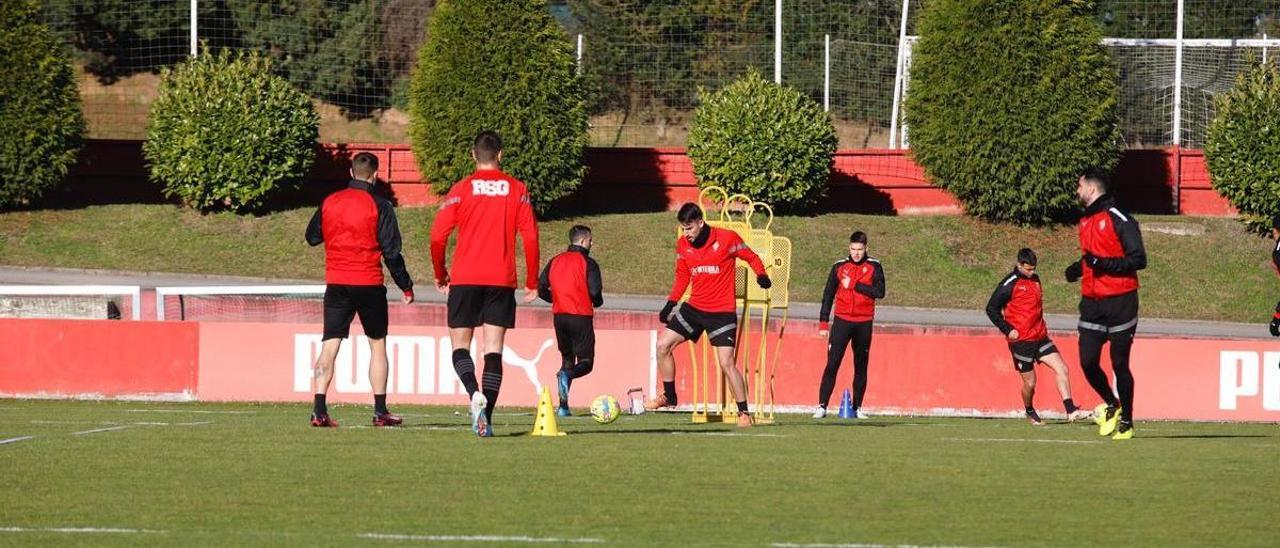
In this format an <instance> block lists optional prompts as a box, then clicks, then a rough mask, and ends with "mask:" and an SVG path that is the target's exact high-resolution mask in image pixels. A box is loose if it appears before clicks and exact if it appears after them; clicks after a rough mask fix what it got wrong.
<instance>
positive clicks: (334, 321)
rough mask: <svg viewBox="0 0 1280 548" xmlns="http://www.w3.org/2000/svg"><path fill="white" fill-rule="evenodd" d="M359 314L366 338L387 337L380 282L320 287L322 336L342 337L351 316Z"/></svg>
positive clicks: (383, 291)
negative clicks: (322, 305) (322, 291)
mask: <svg viewBox="0 0 1280 548" xmlns="http://www.w3.org/2000/svg"><path fill="white" fill-rule="evenodd" d="M356 314H359V315H360V327H361V328H363V329H364V335H365V336H366V337H369V338H370V339H385V338H386V337H387V288H386V287H384V286H381V285H337V284H329V285H327V286H325V288H324V337H323V338H324V339H345V338H347V336H349V335H350V334H351V319H352V318H354V317H355V315H356Z"/></svg>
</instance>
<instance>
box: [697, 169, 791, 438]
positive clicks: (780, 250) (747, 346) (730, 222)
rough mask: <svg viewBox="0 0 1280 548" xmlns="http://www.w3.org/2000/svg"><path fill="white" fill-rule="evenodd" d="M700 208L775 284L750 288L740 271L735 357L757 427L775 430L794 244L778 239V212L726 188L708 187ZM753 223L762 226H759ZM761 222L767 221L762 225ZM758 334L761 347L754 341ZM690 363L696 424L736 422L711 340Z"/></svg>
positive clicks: (744, 270) (745, 272) (747, 274)
mask: <svg viewBox="0 0 1280 548" xmlns="http://www.w3.org/2000/svg"><path fill="white" fill-rule="evenodd" d="M698 207H699V208H701V209H702V213H703V218H704V219H706V221H707V224H710V225H711V226H714V227H717V228H724V229H729V230H733V231H734V232H736V233H738V235H739V236H741V237H742V239H743V241H745V242H746V243H747V245H748V246H750V247H751V249H752V250H753V251H755V252H756V254H757V255H759V256H760V260H761V261H762V262H764V265H765V269H766V271H767V272H768V273H769V277H770V278H771V279H772V280H773V287H771V288H770V289H763V288H761V287H759V286H758V285H756V284H753V283H749V280H750V279H751V276H750V272H749V269H748V268H747V267H746V265H745V263H743V262H741V261H740V262H739V263H738V265H737V267H736V268H735V269H734V270H735V280H734V296H735V297H736V300H737V303H738V306H739V307H740V309H741V310H742V313H741V314H740V315H739V316H738V338H737V346H736V347H735V354H734V355H735V356H736V360H737V361H736V363H735V364H734V366H735V367H741V370H742V376H743V379H744V380H745V381H746V389H747V400H748V404H749V405H750V407H751V408H752V409H753V410H754V412H755V415H754V418H755V422H756V423H757V424H770V423H772V422H773V421H774V401H773V393H774V392H773V382H774V376H773V371H774V366H775V365H776V363H777V356H778V353H779V351H780V350H781V344H782V333H783V330H784V329H785V328H786V323H787V314H788V305H789V303H790V293H791V292H790V287H791V240H790V239H788V238H784V237H781V236H775V235H774V234H773V232H772V230H771V227H772V225H773V208H771V207H769V205H768V204H766V203H764V202H756V201H753V200H751V198H750V197H748V196H746V195H743V194H736V195H732V196H730V195H729V194H728V193H727V192H726V191H725V190H724V189H723V188H720V187H715V186H712V187H707V188H705V189H703V190H702V192H700V193H699V194H698ZM735 213H736V215H737V216H738V217H737V218H735ZM760 214H763V215H760ZM753 219H755V220H756V221H755V223H756V224H762V226H759V227H756V226H754V224H753ZM760 219H763V222H762V223H761V221H760ZM685 296H686V297H687V296H688V295H687V294H686V295H685ZM775 311H781V320H780V322H779V323H778V328H777V333H776V335H775V336H773V337H771V336H770V333H769V327H770V325H769V323H770V319H771V318H772V316H773V315H774V313H775ZM753 334H754V336H756V337H757V340H756V341H753V340H752V337H753ZM771 339H772V340H773V342H772V344H771V343H770V340H771ZM689 357H690V369H691V377H692V388H693V402H692V404H693V415H692V421H693V422H695V423H705V422H709V421H715V420H720V421H724V422H732V421H734V420H736V419H737V413H738V410H737V407H736V406H735V405H734V403H733V401H732V399H731V398H730V394H729V389H728V384H727V382H726V379H725V377H724V373H723V372H721V371H720V367H719V364H718V363H716V358H715V352H714V351H713V350H712V348H711V343H710V341H709V340H708V339H707V337H706V334H703V336H702V337H701V338H700V339H699V340H698V342H697V343H696V344H691V345H689ZM739 364H741V365H740V366H739ZM713 372H714V373H713ZM713 378H714V388H713Z"/></svg>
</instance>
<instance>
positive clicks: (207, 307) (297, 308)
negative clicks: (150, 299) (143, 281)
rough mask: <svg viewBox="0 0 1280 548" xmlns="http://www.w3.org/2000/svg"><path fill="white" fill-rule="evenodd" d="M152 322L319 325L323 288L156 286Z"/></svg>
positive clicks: (322, 312)
mask: <svg viewBox="0 0 1280 548" xmlns="http://www.w3.org/2000/svg"><path fill="white" fill-rule="evenodd" d="M156 319H158V320H166V321H202V322H257V323H276V322H281V323H313V324H320V323H323V321H324V286H323V285H315V286H245V287H234V286H232V287H158V288H156Z"/></svg>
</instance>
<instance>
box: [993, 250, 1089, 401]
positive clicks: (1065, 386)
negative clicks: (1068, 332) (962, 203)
mask: <svg viewBox="0 0 1280 548" xmlns="http://www.w3.org/2000/svg"><path fill="white" fill-rule="evenodd" d="M987 318H990V319H991V323H992V324H995V326H996V327H997V328H998V329H1000V332H1001V333H1003V334H1004V336H1005V339H1006V340H1007V341H1008V343H1009V353H1010V354H1013V368H1014V369H1015V370H1016V371H1017V372H1018V373H1019V374H1021V375H1022V404H1023V405H1024V406H1025V407H1026V411H1027V419H1028V420H1030V421H1031V424H1034V425H1037V426H1039V425H1041V424H1044V422H1042V421H1041V420H1040V414H1039V413H1036V408H1035V405H1033V404H1032V399H1033V398H1034V397H1035V393H1036V372H1035V367H1036V362H1039V363H1043V364H1045V365H1047V366H1049V369H1052V370H1053V374H1054V376H1055V378H1056V380H1057V383H1058V394H1060V395H1061V396H1062V406H1063V408H1064V409H1066V412H1067V420H1068V421H1071V422H1075V421H1077V420H1080V419H1083V418H1086V417H1088V416H1089V412H1088V411H1085V410H1083V409H1080V408H1078V407H1076V404H1075V402H1074V401H1072V400H1071V381H1069V380H1068V379H1067V364H1066V363H1065V362H1064V361H1062V354H1059V353H1058V347H1057V346H1054V344H1053V341H1052V340H1050V339H1049V328H1048V326H1046V325H1045V323H1044V290H1043V289H1042V288H1041V286H1040V277H1039V276H1037V275H1036V252H1035V251H1032V250H1031V249H1029V248H1025V247H1024V248H1022V249H1020V250H1018V262H1017V263H1016V264H1015V265H1014V267H1013V272H1011V273H1009V275H1008V276H1005V278H1004V280H1003V281H1001V282H1000V285H997V286H996V290H995V291H994V292H992V293H991V299H990V300H988V301H987Z"/></svg>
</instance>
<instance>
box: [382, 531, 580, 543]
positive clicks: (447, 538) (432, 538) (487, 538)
mask: <svg viewBox="0 0 1280 548" xmlns="http://www.w3.org/2000/svg"><path fill="white" fill-rule="evenodd" d="M357 536H359V537H360V538H365V539H373V540H416V541H427V542H525V543H548V544H603V543H604V539H599V538H548V537H525V536H514V537H507V536H500V535H401V534H387V533H362V534H360V535H357Z"/></svg>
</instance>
